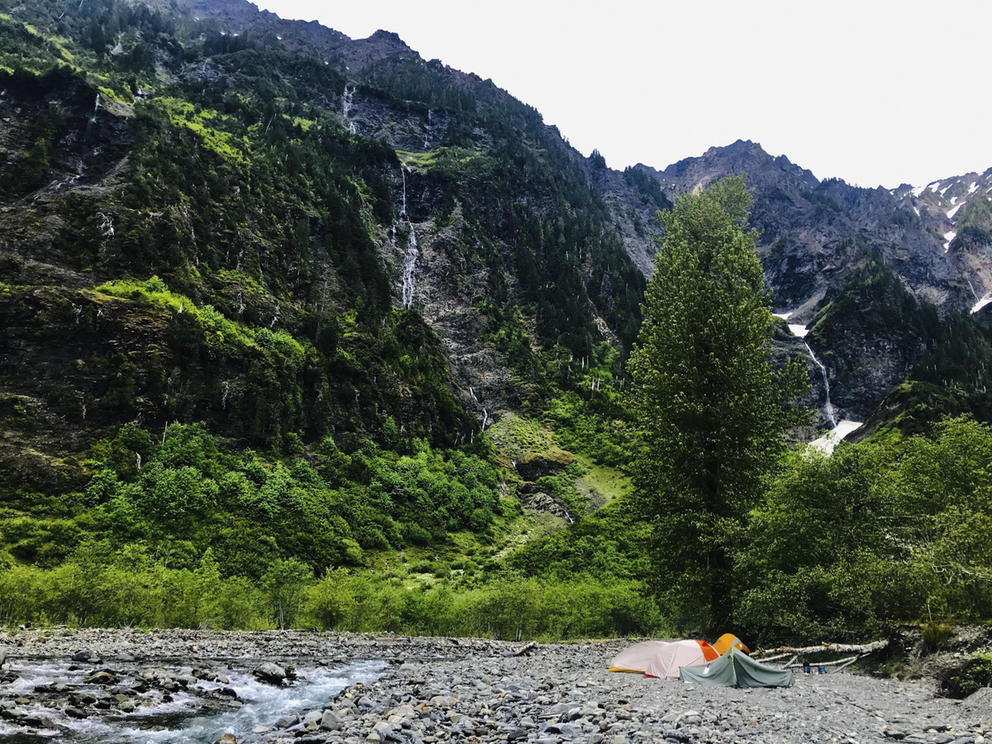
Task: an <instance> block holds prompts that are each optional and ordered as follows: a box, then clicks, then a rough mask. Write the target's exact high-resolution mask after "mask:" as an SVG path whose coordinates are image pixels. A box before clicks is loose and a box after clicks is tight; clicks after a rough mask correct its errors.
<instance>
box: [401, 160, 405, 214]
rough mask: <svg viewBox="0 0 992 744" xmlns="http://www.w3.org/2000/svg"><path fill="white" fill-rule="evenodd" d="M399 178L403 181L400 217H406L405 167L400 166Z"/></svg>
mask: <svg viewBox="0 0 992 744" xmlns="http://www.w3.org/2000/svg"><path fill="white" fill-rule="evenodd" d="M400 178H401V179H402V180H403V201H402V203H401V204H400V217H406V166H405V165H401V166H400Z"/></svg>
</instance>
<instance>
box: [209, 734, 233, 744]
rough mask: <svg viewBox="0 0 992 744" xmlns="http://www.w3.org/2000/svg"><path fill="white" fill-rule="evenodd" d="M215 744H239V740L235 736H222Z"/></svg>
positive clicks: (215, 740)
mask: <svg viewBox="0 0 992 744" xmlns="http://www.w3.org/2000/svg"><path fill="white" fill-rule="evenodd" d="M214 744H238V740H237V738H236V737H235V736H234V734H221V735H220V736H218V737H217V738H216V739H214Z"/></svg>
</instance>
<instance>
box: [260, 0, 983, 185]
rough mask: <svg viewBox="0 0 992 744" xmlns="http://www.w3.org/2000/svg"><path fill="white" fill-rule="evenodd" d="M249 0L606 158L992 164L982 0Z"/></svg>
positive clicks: (863, 175)
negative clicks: (711, 150)
mask: <svg viewBox="0 0 992 744" xmlns="http://www.w3.org/2000/svg"><path fill="white" fill-rule="evenodd" d="M255 1H256V4H258V5H259V6H260V7H263V8H267V9H269V10H272V11H273V12H275V13H278V14H279V15H281V16H283V17H284V18H301V19H304V20H312V19H316V20H318V21H320V22H321V23H323V24H324V25H325V26H330V27H331V28H334V29H337V30H338V31H342V32H344V33H346V34H347V35H348V36H351V37H352V38H364V37H366V36H369V35H370V34H371V33H373V32H374V31H375V30H376V29H379V28H384V29H387V30H389V31H395V32H396V33H398V34H399V35H400V37H401V38H402V39H403V40H404V41H405V42H406V43H407V44H409V45H410V46H411V47H412V48H413V49H415V50H416V51H418V52H419V53H420V54H421V55H422V56H423V57H424V58H425V59H433V58H435V57H436V58H439V59H440V60H442V61H443V62H444V63H445V64H448V65H451V66H452V67H456V68H458V69H461V70H464V71H466V72H474V73H476V74H478V75H480V76H481V77H483V78H492V80H493V81H494V82H495V83H496V84H497V85H499V86H500V87H502V88H505V89H506V90H508V91H509V92H510V93H511V94H513V95H514V96H516V97H517V98H519V99H521V100H522V101H525V102H526V103H529V104H531V105H532V106H534V107H535V108H537V109H538V110H539V111H540V112H541V113H542V114H543V115H544V120H545V121H546V122H547V123H549V124H556V125H558V128H559V129H560V130H561V132H562V134H563V135H564V136H565V137H566V138H567V139H568V140H569V141H570V142H571V143H572V145H574V146H575V147H576V148H578V149H579V150H581V151H582V152H583V153H585V154H589V152H590V151H591V150H592V149H593V148H597V149H599V150H600V152H602V153H603V155H604V156H605V157H606V160H607V162H608V163H609V164H610V165H611V166H612V167H614V168H623V167H625V166H627V165H631V164H633V163H636V162H643V163H646V164H648V165H652V166H655V167H657V168H663V167H664V166H666V165H668V164H670V163H673V162H675V161H676V160H680V159H681V158H684V157H687V156H690V155H699V154H700V153H702V152H703V151H704V150H706V149H707V148H708V147H710V146H712V145H726V144H729V143H730V142H733V141H734V140H736V139H740V138H743V139H751V140H754V141H756V142H760V143H761V145H762V146H763V147H764V148H765V149H766V150H767V151H768V152H770V153H772V154H773V155H779V154H785V155H787V156H788V157H789V159H790V160H792V161H793V162H795V163H798V164H799V165H802V166H803V167H806V168H809V169H810V170H812V171H813V173H814V174H815V175H816V176H817V177H818V178H826V177H830V176H837V177H840V178H843V179H845V180H846V181H848V182H851V183H855V184H857V185H860V186H877V185H879V184H881V185H883V186H886V187H892V186H896V185H898V184H900V183H903V182H906V183H912V184H914V185H922V184H924V183H926V182H928V181H932V180H935V179H937V178H942V177H945V176H952V175H959V174H962V173H967V172H969V171H984V170H985V169H986V168H988V167H990V166H992V44H990V36H992V2H990V1H989V0H957V1H955V0H939V1H938V0H929V1H928V2H918V1H917V0H902V1H901V2H896V1H894V0H857V1H856V2H853V1H851V0H832V1H831V2H815V1H803V0H782V1H777V0H752V1H751V2H742V1H740V0H734V1H732V0H681V1H680V2H664V1H661V0H654V1H653V2H651V1H650V0H641V1H639V2H635V1H634V0H599V1H598V2H587V1H586V0H575V1H573V2H564V1H562V0H550V1H547V0H529V1H524V0H501V2H494V3H490V2H485V3H483V2H472V0H424V1H418V0H404V1H400V0H352V1H351V2H347V3H345V2H334V1H332V2H328V1H327V0H324V1H318V0H255Z"/></svg>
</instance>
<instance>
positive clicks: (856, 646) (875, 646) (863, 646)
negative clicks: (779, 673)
mask: <svg viewBox="0 0 992 744" xmlns="http://www.w3.org/2000/svg"><path fill="white" fill-rule="evenodd" d="M888 645H889V642H888V640H884V641H872V642H871V643H821V644H820V645H818V646H800V647H794V646H779V647H778V648H769V649H759V650H757V651H755V652H754V654H753V657H754V658H755V659H762V658H765V655H766V654H781V655H782V656H784V655H785V654H796V655H797V656H806V655H807V654H816V653H820V652H823V651H829V652H831V653H836V654H858V655H859V656H863V655H864V654H870V653H872V652H873V651H881V650H882V649H883V648H885V647H886V646H888ZM777 658H781V656H779V657H777Z"/></svg>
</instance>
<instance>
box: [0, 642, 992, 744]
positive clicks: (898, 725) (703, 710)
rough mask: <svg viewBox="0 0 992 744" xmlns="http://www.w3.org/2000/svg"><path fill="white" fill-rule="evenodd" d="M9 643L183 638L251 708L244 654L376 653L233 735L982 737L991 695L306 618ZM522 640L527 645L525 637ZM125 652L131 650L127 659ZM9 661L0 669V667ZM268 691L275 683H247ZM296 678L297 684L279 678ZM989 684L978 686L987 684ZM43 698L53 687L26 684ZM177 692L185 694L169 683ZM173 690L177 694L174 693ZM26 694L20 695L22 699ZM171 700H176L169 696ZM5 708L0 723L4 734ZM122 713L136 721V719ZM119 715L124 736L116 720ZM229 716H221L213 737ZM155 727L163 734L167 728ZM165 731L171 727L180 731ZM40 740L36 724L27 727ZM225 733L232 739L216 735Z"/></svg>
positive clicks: (296, 658) (117, 654) (347, 738)
mask: <svg viewBox="0 0 992 744" xmlns="http://www.w3.org/2000/svg"><path fill="white" fill-rule="evenodd" d="M0 643H2V644H3V645H4V647H5V648H7V649H10V650H11V653H15V654H18V655H20V656H17V657H15V658H11V659H9V660H8V662H7V664H6V665H5V667H4V670H5V672H7V673H9V672H10V671H12V670H15V669H23V668H24V667H26V666H30V665H36V666H37V665H40V664H42V663H53V662H56V661H59V660H61V661H63V662H68V661H69V660H70V659H71V658H72V656H73V655H74V654H77V653H78V652H79V651H80V650H86V651H88V652H90V654H92V659H93V661H91V662H79V663H77V664H76V666H78V667H80V670H81V671H83V670H85V671H90V670H92V669H95V668H97V669H99V668H110V669H112V670H113V671H114V672H116V673H118V674H120V675H121V676H122V678H124V677H125V675H129V674H133V673H135V672H141V671H146V672H147V671H148V670H159V672H160V673H162V671H163V670H165V671H168V672H169V673H170V674H173V675H174V677H175V678H176V679H179V678H181V677H182V676H183V675H184V674H186V675H188V674H189V673H190V669H189V667H188V666H186V667H184V668H183V667H182V666H181V665H183V664H187V663H188V662H186V661H184V660H182V659H184V657H187V656H188V655H189V653H190V650H191V649H193V648H195V649H197V651H198V654H199V658H200V659H201V660H209V661H201V662H199V663H201V664H206V665H208V666H207V668H205V669H198V670H197V672H198V673H200V674H203V673H223V674H226V675H229V676H230V678H231V683H232V684H234V685H235V686H236V687H238V689H239V690H243V694H244V697H245V705H244V707H245V708H249V707H251V706H252V705H253V704H254V702H253V701H252V700H249V699H248V698H249V693H248V692H247V691H246V690H244V688H242V687H241V686H240V685H238V684H237V674H238V670H239V669H242V668H243V667H244V666H245V665H246V664H258V663H259V662H260V661H261V660H262V659H265V660H268V661H271V662H274V663H276V664H278V665H282V666H283V668H285V667H287V666H289V665H296V666H297V671H296V674H297V676H298V679H297V681H296V682H294V683H293V684H294V685H297V686H305V685H307V684H308V683H310V682H313V681H314V678H313V674H314V671H313V665H314V664H319V665H321V666H322V667H324V668H325V669H334V668H340V667H342V666H345V665H347V664H348V663H350V662H353V661H356V660H360V659H366V660H370V659H378V660H380V662H382V667H383V668H382V669H381V671H380V672H379V673H378V674H379V675H381V676H376V675H371V676H366V677H365V678H364V681H359V682H355V683H352V684H350V685H349V686H347V687H346V688H344V689H343V690H342V691H341V692H340V694H338V695H336V696H335V697H331V698H328V699H327V700H326V701H325V702H323V703H318V704H316V705H315V706H314V707H312V708H309V709H295V710H292V711H289V712H287V711H283V712H280V713H278V714H277V715H275V716H274V717H272V718H271V719H266V718H264V716H263V717H261V718H259V719H257V720H255V721H254V722H253V723H252V724H251V725H249V726H247V730H246V731H244V732H242V731H241V730H238V731H237V739H236V741H237V742H238V744H275V742H310V743H312V744H320V743H322V742H329V741H334V742H361V741H367V742H411V743H412V742H418V741H422V742H424V744H433V743H434V742H443V741H476V742H501V741H534V742H538V741H540V742H547V743H548V744H551V743H553V742H566V741H568V742H572V741H579V742H597V743H600V744H625V743H626V742H631V743H633V742H649V741H650V742H661V743H663V744H664V743H667V742H672V743H674V742H710V743H712V744H733V743H734V742H767V743H769V744H772V743H775V742H783V743H784V742H795V743H807V742H808V743H809V744H814V743H815V744H821V743H822V742H845V743H846V742H895V741H903V742H910V743H914V742H915V743H916V744H949V743H950V742H957V744H984V742H986V741H988V740H989V739H990V737H992V715H990V704H989V701H988V699H987V698H985V699H983V697H982V695H981V694H977V695H976V696H975V697H974V698H970V699H965V700H963V701H960V700H952V699H949V698H945V697H940V696H938V695H937V694H936V692H937V690H936V686H935V684H934V682H933V681H932V680H915V681H899V680H895V679H888V678H879V677H873V676H871V675H868V674H864V673H851V671H850V669H845V670H844V671H842V672H840V673H833V672H830V673H827V674H815V673H813V674H804V673H802V671H801V670H800V671H799V672H798V673H797V674H796V681H795V684H794V685H792V686H791V687H774V688H736V687H729V686H715V687H713V686H701V685H698V684H686V683H683V682H678V681H674V680H663V679H650V678H646V677H644V676H643V675H640V674H623V673H613V672H609V671H607V669H608V665H609V664H610V662H611V661H612V660H613V659H615V658H616V656H617V655H618V654H620V653H621V652H622V651H623V650H624V649H625V648H627V647H629V646H630V645H632V644H631V643H630V642H629V641H605V642H591V641H583V642H579V643H557V644H537V645H533V646H531V645H530V644H520V643H514V642H505V641H493V640H487V639H466V638H411V637H402V636H372V635H364V634H340V633H312V632H306V631H285V632H282V633H272V632H257V633H248V632H236V633H233V632H211V631H183V630H159V631H151V632H143V631H137V630H95V629H91V630H78V631H68V630H65V629H63V630H61V631H58V632H56V631H21V632H19V633H15V634H10V633H5V634H0ZM524 647H528V648H527V650H525V651H524V652H523V653H520V651H521V649H522V648H524ZM126 659H129V661H127V660H126ZM0 673H3V672H0ZM256 688H257V689H258V690H260V692H259V693H258V694H265V693H266V690H268V691H269V692H268V693H267V694H270V695H272V696H276V695H279V694H281V691H282V690H284V689H287V688H285V687H277V686H275V685H256ZM288 689H295V688H288ZM986 692H987V690H986ZM21 694H22V696H23V697H24V698H25V700H27V699H31V700H33V701H34V703H37V711H38V712H35V715H37V716H39V717H45V716H47V717H49V718H52V719H54V718H55V716H56V714H57V713H58V711H57V709H55V710H52V709H48V710H42V709H43V704H42V703H41V698H42V696H44V695H48V696H49V697H51V695H52V694H54V693H42V692H30V691H25V692H23V693H21ZM176 699H177V700H179V699H180V696H179V695H177V696H176ZM173 705H174V704H173ZM19 707H20V706H19ZM173 709H174V708H173ZM82 712H83V713H86V714H87V717H86V718H83V719H57V720H53V721H52V724H53V725H55V726H57V727H62V726H65V727H67V728H68V727H75V728H74V729H69V730H74V731H76V732H77V733H78V734H79V737H74V738H72V739H70V740H72V741H80V742H86V741H93V740H92V739H89V740H87V739H85V738H82V737H83V735H84V733H85V732H92V731H95V730H101V729H99V726H100V725H101V719H100V714H101V713H100V711H99V710H93V709H92V708H86V709H84V710H83V711H82ZM4 725H5V723H4V721H3V720H2V719H0V738H2V736H3V735H4V729H3V726H4ZM114 725H115V726H117V728H116V729H114V728H107V729H103V731H104V735H103V736H102V738H101V739H99V741H101V744H104V743H106V744H111V743H113V742H117V741H121V742H123V741H128V742H133V741H144V740H145V739H142V738H141V737H140V736H137V735H135V732H133V731H132V732H131V737H130V738H123V737H120V734H121V729H120V726H121V725H122V724H121V723H120V722H118V723H115V724H114ZM131 725H135V721H134V719H131ZM114 731H117V733H118V737H119V738H114V736H113V735H112V734H113V732H114ZM223 733H225V731H222V730H217V731H215V732H214V734H213V736H212V737H211V738H207V739H202V738H200V739H192V738H187V739H186V741H191V740H193V741H201V740H202V741H207V742H208V744H211V743H212V742H214V741H215V739H217V738H219V737H220V736H221V734H223ZM154 740H155V741H166V739H164V738H162V737H161V735H160V736H158V737H157V738H155V739H154ZM182 740H183V739H174V740H170V741H182ZM24 741H28V742H31V741H38V739H30V738H28V739H24ZM225 741H227V742H230V741H231V739H227V740H225Z"/></svg>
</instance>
